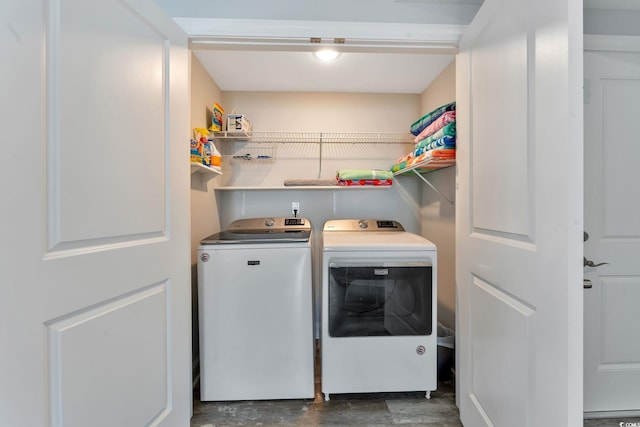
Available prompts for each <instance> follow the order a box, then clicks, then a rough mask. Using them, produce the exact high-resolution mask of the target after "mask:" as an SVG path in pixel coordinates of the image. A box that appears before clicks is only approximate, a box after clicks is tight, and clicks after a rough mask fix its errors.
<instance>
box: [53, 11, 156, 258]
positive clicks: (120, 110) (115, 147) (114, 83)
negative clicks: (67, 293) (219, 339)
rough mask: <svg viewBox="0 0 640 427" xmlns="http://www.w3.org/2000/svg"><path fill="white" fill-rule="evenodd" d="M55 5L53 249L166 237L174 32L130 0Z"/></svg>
mask: <svg viewBox="0 0 640 427" xmlns="http://www.w3.org/2000/svg"><path fill="white" fill-rule="evenodd" d="M48 12H49V19H48V20H47V24H48V25H47V31H46V34H47V59H48V61H47V86H46V87H47V107H48V108H47V129H46V131H47V169H48V181H49V186H48V202H49V210H48V216H49V245H48V246H49V250H53V251H59V250H63V249H71V248H75V249H77V248H81V247H82V248H87V247H91V246H96V245H103V244H108V243H113V242H122V241H132V240H140V239H144V238H148V237H153V236H162V235H163V234H164V233H165V231H166V228H167V226H166V212H167V206H166V203H167V201H168V197H167V194H166V190H167V185H166V178H167V170H166V169H167V165H168V163H167V161H166V159H167V147H168V142H167V135H166V130H167V129H166V127H167V124H166V121H165V118H166V115H167V108H168V96H169V92H168V91H167V90H166V89H167V87H168V82H167V78H168V76H169V74H168V68H167V64H168V54H169V50H168V45H167V42H166V36H165V35H163V34H162V32H161V31H160V30H159V29H158V28H156V27H154V26H153V25H152V24H151V23H150V22H149V21H148V20H146V19H145V17H144V16H142V15H140V14H139V13H138V12H137V11H136V10H135V9H133V8H131V7H130V6H129V5H128V4H127V3H125V2H117V1H104V2H98V3H96V4H93V3H90V2H85V1H81V0H71V1H61V2H51V3H50V9H49V11H48ZM116 28H117V31H115V29H116ZM78 34H86V36H85V37H77V35H78Z"/></svg>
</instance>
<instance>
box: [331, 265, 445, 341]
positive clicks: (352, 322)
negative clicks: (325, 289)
mask: <svg viewBox="0 0 640 427" xmlns="http://www.w3.org/2000/svg"><path fill="white" fill-rule="evenodd" d="M432 270H433V269H432V265H431V264H430V263H428V262H422V263H408V264H405V265H402V264H393V265H389V264H387V263H379V264H377V263H366V264H359V263H358V264H354V263H349V264H345V263H331V264H330V265H329V282H328V286H329V318H328V320H329V336H331V337H359V336H406V335H431V332H432V329H433V321H432V319H433V316H432V306H433V304H432V303H433V271H432Z"/></svg>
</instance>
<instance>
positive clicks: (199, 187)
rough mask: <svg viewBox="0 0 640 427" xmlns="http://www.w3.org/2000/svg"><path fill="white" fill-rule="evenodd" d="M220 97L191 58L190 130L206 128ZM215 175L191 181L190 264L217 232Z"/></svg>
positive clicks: (212, 82)
mask: <svg viewBox="0 0 640 427" xmlns="http://www.w3.org/2000/svg"><path fill="white" fill-rule="evenodd" d="M221 100H222V94H221V92H220V88H219V87H218V85H217V84H216V83H215V82H214V81H213V80H212V79H211V77H210V76H209V74H208V73H207V72H206V70H205V69H204V67H203V66H202V64H201V63H200V61H198V58H196V56H195V55H193V53H192V54H191V128H192V129H193V128H196V127H204V128H206V127H207V124H208V123H211V118H210V117H209V113H208V112H207V111H211V109H212V107H213V103H214V102H221ZM216 179H218V178H216V175H201V174H196V175H192V177H191V263H192V264H195V263H196V261H197V260H196V256H197V255H196V251H197V248H198V242H199V241H200V240H201V239H202V238H204V237H207V236H208V235H210V234H213V233H216V232H218V231H220V223H219V222H218V210H217V207H216V201H215V197H214V193H213V191H211V190H212V189H213V187H214V186H215V184H216V182H215V181H216Z"/></svg>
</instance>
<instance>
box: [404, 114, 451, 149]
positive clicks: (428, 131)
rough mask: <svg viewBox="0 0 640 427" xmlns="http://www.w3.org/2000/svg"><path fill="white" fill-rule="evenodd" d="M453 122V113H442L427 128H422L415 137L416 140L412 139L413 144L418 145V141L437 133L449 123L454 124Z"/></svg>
mask: <svg viewBox="0 0 640 427" xmlns="http://www.w3.org/2000/svg"><path fill="white" fill-rule="evenodd" d="M455 121H456V112H455V111H447V112H446V113H444V114H443V115H441V116H440V117H438V118H437V119H436V120H435V121H434V122H432V123H431V124H430V125H429V126H427V127H426V128H424V129H423V130H422V132H420V133H419V134H418V136H416V138H415V139H414V142H415V143H416V144H418V143H419V142H420V141H422V140H423V139H425V138H426V137H428V136H431V135H433V134H434V133H436V132H437V131H439V130H440V129H441V128H443V127H445V126H446V125H448V124H449V123H451V122H455Z"/></svg>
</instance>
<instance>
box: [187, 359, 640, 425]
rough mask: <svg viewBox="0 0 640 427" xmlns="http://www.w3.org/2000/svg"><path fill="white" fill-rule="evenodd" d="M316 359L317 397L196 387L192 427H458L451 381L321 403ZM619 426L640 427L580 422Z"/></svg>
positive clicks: (628, 419) (632, 421) (621, 420)
mask: <svg viewBox="0 0 640 427" xmlns="http://www.w3.org/2000/svg"><path fill="white" fill-rule="evenodd" d="M316 358H317V360H316V384H315V386H316V387H315V399H313V400H311V399H306V400H261V401H248V400H245V401H237V402H201V401H200V396H199V388H198V387H196V389H195V390H194V396H193V417H192V418H191V427H222V426H263V427H269V426H305V427H312V426H334V427H342V426H344V427H347V426H349V427H358V426H362V427H364V426H366V427H383V426H394V425H403V426H406V427H462V423H460V413H459V411H458V408H457V407H456V402H455V380H454V379H450V380H448V381H440V382H439V383H438V389H437V390H436V391H434V392H432V393H431V399H426V398H425V393H424V392H416V393H369V394H343V395H340V394H336V395H331V400H330V401H329V402H325V401H324V399H323V396H322V393H321V392H320V372H319V365H320V364H319V351H317V353H316ZM621 423H622V424H621ZM621 426H622V427H632V426H633V427H640V418H632V417H626V418H625V417H620V418H619V419H618V418H612V419H593V420H585V421H584V427H621Z"/></svg>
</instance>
